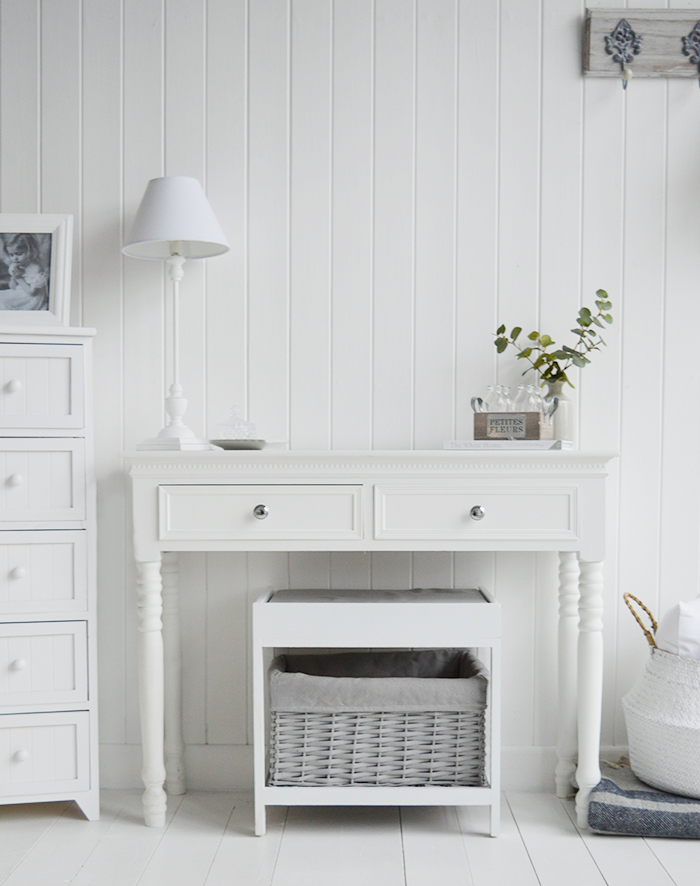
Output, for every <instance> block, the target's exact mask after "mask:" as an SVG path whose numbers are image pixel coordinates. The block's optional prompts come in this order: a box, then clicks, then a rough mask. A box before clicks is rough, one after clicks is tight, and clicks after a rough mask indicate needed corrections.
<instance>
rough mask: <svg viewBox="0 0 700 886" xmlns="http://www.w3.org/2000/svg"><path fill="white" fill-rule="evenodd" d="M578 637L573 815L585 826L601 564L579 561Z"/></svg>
mask: <svg viewBox="0 0 700 886" xmlns="http://www.w3.org/2000/svg"><path fill="white" fill-rule="evenodd" d="M580 568H581V578H580V581H579V590H580V595H581V596H580V600H579V613H580V623H579V638H578V768H577V770H576V782H577V784H578V793H577V794H576V815H577V821H578V825H579V827H588V798H589V795H590V793H591V790H592V789H593V788H594V787H595V786H596V785H597V784H598V782H599V781H600V723H601V709H602V703H603V564H602V563H588V562H586V561H584V560H581V561H580Z"/></svg>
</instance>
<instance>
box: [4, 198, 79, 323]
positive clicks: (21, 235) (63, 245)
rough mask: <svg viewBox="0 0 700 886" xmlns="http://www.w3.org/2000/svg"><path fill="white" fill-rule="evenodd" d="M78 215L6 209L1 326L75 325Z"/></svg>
mask: <svg viewBox="0 0 700 886" xmlns="http://www.w3.org/2000/svg"><path fill="white" fill-rule="evenodd" d="M72 255H73V216H72V215H50V214H21V213H17V214H11V213H0V326H54V325H60V326H68V325H70V287H71V261H72Z"/></svg>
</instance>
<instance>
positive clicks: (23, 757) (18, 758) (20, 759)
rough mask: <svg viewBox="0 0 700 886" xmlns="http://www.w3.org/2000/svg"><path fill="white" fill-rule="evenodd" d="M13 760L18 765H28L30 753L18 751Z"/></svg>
mask: <svg viewBox="0 0 700 886" xmlns="http://www.w3.org/2000/svg"><path fill="white" fill-rule="evenodd" d="M12 759H13V760H14V761H15V762H16V763H26V761H27V760H28V759H29V751H17V752H16V753H15V755H14V757H13V758H12Z"/></svg>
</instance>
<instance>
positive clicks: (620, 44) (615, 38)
mask: <svg viewBox="0 0 700 886" xmlns="http://www.w3.org/2000/svg"><path fill="white" fill-rule="evenodd" d="M605 51H606V52H607V54H608V55H611V56H612V58H613V61H614V62H618V63H619V65H620V68H621V69H622V88H623V89H627V83H628V81H629V79H630V78H631V76H632V71H630V69H629V68H628V67H627V65H629V64H631V63H632V62H633V61H634V57H635V55H639V53H640V52H641V51H642V35H641V34H635V32H634V31H633V30H632V28H631V27H630V23H629V22H628V21H627V19H624V18H621V19H620V21H619V22H618V23H617V24H616V25H615V30H614V31H613V32H612V34H608V36H607V37H606V38H605Z"/></svg>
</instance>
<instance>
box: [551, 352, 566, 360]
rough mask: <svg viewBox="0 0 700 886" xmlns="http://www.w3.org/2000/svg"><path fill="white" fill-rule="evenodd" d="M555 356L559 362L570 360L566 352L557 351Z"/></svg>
mask: <svg viewBox="0 0 700 886" xmlns="http://www.w3.org/2000/svg"><path fill="white" fill-rule="evenodd" d="M554 356H555V358H556V359H557V360H568V358H569V355H568V354H567V353H566V351H564V350H561V351H555V352H554Z"/></svg>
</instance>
